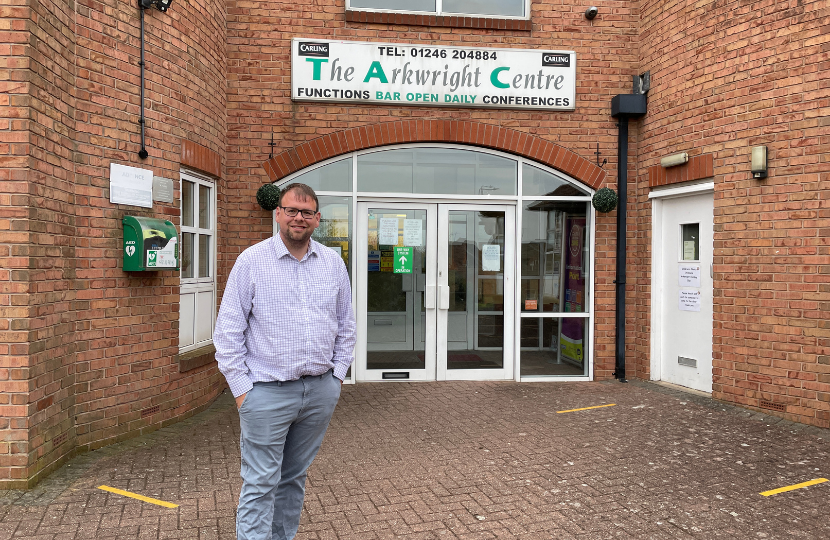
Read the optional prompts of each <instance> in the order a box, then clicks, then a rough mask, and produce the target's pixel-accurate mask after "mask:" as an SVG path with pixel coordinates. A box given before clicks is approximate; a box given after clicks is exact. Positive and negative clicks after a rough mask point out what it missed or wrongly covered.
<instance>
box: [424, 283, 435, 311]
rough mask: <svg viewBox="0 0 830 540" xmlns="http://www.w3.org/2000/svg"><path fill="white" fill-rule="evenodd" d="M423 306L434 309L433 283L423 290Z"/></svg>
mask: <svg viewBox="0 0 830 540" xmlns="http://www.w3.org/2000/svg"><path fill="white" fill-rule="evenodd" d="M424 308H425V309H435V285H427V286H426V292H424Z"/></svg>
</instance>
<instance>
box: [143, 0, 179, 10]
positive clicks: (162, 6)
mask: <svg viewBox="0 0 830 540" xmlns="http://www.w3.org/2000/svg"><path fill="white" fill-rule="evenodd" d="M139 2H141V8H142V9H150V8H151V7H153V6H156V9H158V10H159V11H161V12H165V11H167V10H168V9H169V8H170V4H172V3H173V0H139Z"/></svg>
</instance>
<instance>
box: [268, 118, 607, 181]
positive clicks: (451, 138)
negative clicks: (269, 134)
mask: <svg viewBox="0 0 830 540" xmlns="http://www.w3.org/2000/svg"><path fill="white" fill-rule="evenodd" d="M419 142H422V143H427V142H429V143H455V144H469V145H471V146H479V147H482V148H492V149H494V150H501V151H503V152H508V153H511V154H516V155H519V156H522V157H525V158H528V159H532V160H534V161H536V162H538V163H541V164H543V165H547V166H548V167H551V168H553V169H556V170H558V171H562V172H563V173H565V174H568V175H570V176H571V177H573V178H575V179H577V180H579V181H580V182H582V183H583V184H585V185H587V186H590V187H591V188H593V189H597V188H598V187H599V186H601V185H602V182H603V181H604V180H605V171H603V170H602V169H601V168H599V167H597V166H596V165H594V164H593V163H591V162H590V161H588V160H587V159H585V158H582V157H580V156H578V155H577V154H575V153H573V152H571V151H570V150H568V149H566V148H563V147H561V146H558V145H556V144H554V143H552V142H550V141H546V140H545V139H542V138H540V137H536V136H535V135H530V134H528V133H523V132H521V131H516V130H515V129H509V128H503V127H499V126H494V125H492V124H482V123H480V122H462V121H457V120H400V121H396V122H382V123H379V124H371V125H368V126H361V127H355V128H349V129H344V130H342V131H335V132H334V133H329V134H328V135H323V136H322V137H318V138H316V139H312V140H310V141H307V142H304V143H302V144H300V145H297V146H295V147H294V148H292V149H290V150H286V151H284V152H282V153H280V154H277V155H276V156H274V157H272V158H270V159H268V160H267V161H265V163H263V164H262V166H263V168H264V169H265V171H266V172H267V173H268V177H269V178H270V179H271V181H272V182H276V181H277V180H280V179H281V178H284V177H286V176H288V175H289V174H292V173H295V172H297V171H299V170H300V169H304V168H306V167H308V166H309V165H313V164H314V163H319V162H320V161H323V160H326V159H329V158H333V157H335V156H339V155H341V154H348V153H350V152H355V151H357V150H364V149H366V148H373V147H377V146H387V145H391V144H406V143H419Z"/></svg>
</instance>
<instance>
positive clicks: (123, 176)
mask: <svg viewBox="0 0 830 540" xmlns="http://www.w3.org/2000/svg"><path fill="white" fill-rule="evenodd" d="M110 202H111V203H113V204H129V205H132V206H141V207H144V208H152V207H153V171H150V170H148V169H139V168H138V167H128V166H127V165H119V164H117V163H110Z"/></svg>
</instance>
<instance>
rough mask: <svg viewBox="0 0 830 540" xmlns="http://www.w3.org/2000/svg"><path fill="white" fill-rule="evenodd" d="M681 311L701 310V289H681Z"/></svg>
mask: <svg viewBox="0 0 830 540" xmlns="http://www.w3.org/2000/svg"><path fill="white" fill-rule="evenodd" d="M680 311H700V291H698V290H690V289H680Z"/></svg>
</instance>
